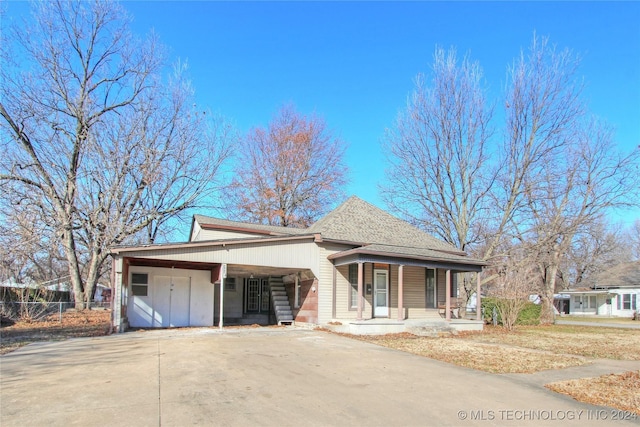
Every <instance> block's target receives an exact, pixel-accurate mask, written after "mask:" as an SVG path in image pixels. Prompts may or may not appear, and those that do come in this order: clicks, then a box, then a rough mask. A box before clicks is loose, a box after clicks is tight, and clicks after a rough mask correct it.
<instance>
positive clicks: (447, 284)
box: [444, 270, 451, 321]
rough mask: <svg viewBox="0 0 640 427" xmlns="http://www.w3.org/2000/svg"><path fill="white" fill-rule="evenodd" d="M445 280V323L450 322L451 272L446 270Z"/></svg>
mask: <svg viewBox="0 0 640 427" xmlns="http://www.w3.org/2000/svg"><path fill="white" fill-rule="evenodd" d="M445 277H446V280H445V284H444V288H445V291H444V294H445V298H446V302H445V309H446V314H445V319H446V320H447V321H451V270H447V272H446V275H445Z"/></svg>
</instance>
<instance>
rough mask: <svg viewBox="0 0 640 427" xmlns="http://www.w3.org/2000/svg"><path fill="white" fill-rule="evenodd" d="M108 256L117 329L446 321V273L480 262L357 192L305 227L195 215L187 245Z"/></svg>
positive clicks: (451, 291)
mask: <svg viewBox="0 0 640 427" xmlns="http://www.w3.org/2000/svg"><path fill="white" fill-rule="evenodd" d="M111 255H112V257H113V269H112V271H113V275H112V281H113V283H112V288H113V289H114V290H115V291H114V307H115V313H114V316H113V318H114V327H115V329H116V330H118V331H123V330H125V329H126V328H127V327H146V328H154V327H174V326H213V325H220V326H222V325H223V324H224V325H226V324H231V323H236V324H243V323H245V324H246V323H261V324H268V323H272V324H274V323H277V324H282V323H293V322H296V323H303V324H310V325H330V324H333V325H335V324H352V325H367V324H374V323H376V324H384V323H388V324H393V325H395V326H402V325H404V323H405V322H406V321H407V320H409V319H411V320H414V321H418V320H425V321H428V320H430V321H440V322H451V319H452V312H453V310H454V309H455V307H457V301H456V299H455V295H457V289H456V283H455V279H454V278H455V273H457V272H464V271H473V272H480V271H481V270H482V267H483V265H484V262H482V261H480V260H476V259H472V258H469V257H468V256H467V255H466V254H465V253H464V252H462V251H460V250H458V249H457V248H455V247H453V246H451V245H449V244H447V243H445V242H442V241H440V240H438V239H435V238H434V237H433V236H431V235H429V234H427V233H425V232H423V231H421V230H419V229H417V228H416V227H413V226H412V225H410V224H409V223H407V222H405V221H402V220H400V219H398V218H396V217H394V216H392V215H391V214H389V213H387V212H385V211H383V210H381V209H379V208H377V207H375V206H373V205H371V204H369V203H367V202H365V201H363V200H361V199H359V198H357V197H351V198H349V199H348V200H347V201H346V202H344V203H343V204H342V205H340V206H339V207H338V208H336V209H335V210H333V211H332V212H330V213H329V214H327V215H326V216H325V217H324V218H322V219H320V220H318V221H317V222H316V223H314V224H312V225H311V226H310V227H308V228H306V229H297V228H285V227H275V226H267V225H261V224H252V223H243V222H236V221H229V220H224V219H219V218H211V217H206V216H202V215H195V216H194V218H193V222H192V227H191V232H190V235H189V241H188V242H186V243H171V244H155V245H146V246H135V247H127V246H120V247H115V248H112V250H111ZM479 276H480V275H479V274H478V277H479ZM479 284H480V279H479V278H478V288H479ZM439 306H440V307H442V309H441V310H440V311H439V310H438V307H439ZM439 313H442V317H441V316H440V314H439ZM478 316H479V314H478ZM454 323H455V322H454ZM475 325H476V326H475V327H476V328H478V327H479V328H482V326H481V325H482V322H481V321H480V319H479V318H478V319H477V322H476V324H475ZM477 325H480V326H477ZM354 327H355V326H354Z"/></svg>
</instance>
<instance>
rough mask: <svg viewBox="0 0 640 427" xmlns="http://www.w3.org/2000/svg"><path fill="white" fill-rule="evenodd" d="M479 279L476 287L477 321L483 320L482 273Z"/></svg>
mask: <svg viewBox="0 0 640 427" xmlns="http://www.w3.org/2000/svg"><path fill="white" fill-rule="evenodd" d="M476 277H477V279H476V280H477V281H478V283H477V285H476V320H482V300H481V297H480V282H481V281H480V272H479V271H478V274H477V275H476Z"/></svg>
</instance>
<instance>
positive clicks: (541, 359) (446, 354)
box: [358, 334, 589, 374]
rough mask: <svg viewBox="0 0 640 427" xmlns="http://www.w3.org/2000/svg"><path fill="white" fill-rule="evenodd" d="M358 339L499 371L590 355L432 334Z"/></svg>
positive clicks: (577, 361) (553, 365) (563, 364)
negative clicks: (575, 354) (547, 350)
mask: <svg viewBox="0 0 640 427" xmlns="http://www.w3.org/2000/svg"><path fill="white" fill-rule="evenodd" d="M358 339H363V340H366V341H370V342H373V343H375V344H379V345H382V346H385V347H390V348H395V349H397V350H402V351H406V352H409V353H413V354H418V355H420V356H426V357H429V358H431V359H437V360H442V361H443V362H449V363H453V364H455V365H458V366H464V367H467V368H472V369H478V370H481V371H486V372H492V373H497V374H506V373H532V372H537V371H542V370H545V369H562V368H568V367H571V366H579V365H584V364H586V363H589V360H588V359H586V358H584V357H579V356H567V355H563V354H555V353H552V352H543V351H534V350H531V349H526V348H518V347H514V346H511V345H509V346H503V345H497V344H496V343H479V342H474V341H473V340H468V339H461V338H458V337H446V338H430V337H418V336H415V335H410V334H391V335H382V336H364V337H358Z"/></svg>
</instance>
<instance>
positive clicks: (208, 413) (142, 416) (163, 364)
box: [0, 328, 640, 427]
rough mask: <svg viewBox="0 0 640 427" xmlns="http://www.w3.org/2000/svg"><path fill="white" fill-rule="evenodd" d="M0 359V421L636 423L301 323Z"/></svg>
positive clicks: (98, 342)
mask: <svg viewBox="0 0 640 427" xmlns="http://www.w3.org/2000/svg"><path fill="white" fill-rule="evenodd" d="M0 364H1V365H0V376H1V378H0V387H1V388H0V405H1V406H0V425H2V427H9V426H71V425H80V426H94V425H95V426H100V425H105V426H106V425H109V426H113V425H116V426H189V425H205V426H227V425H229V426H247V425H265V426H307V425H309V426H315V425H331V426H347V425H349V426H360V425H362V426H365V425H366V426H377V425H384V426H414V425H415V426H418V425H420V426H452V425H454V426H472V425H477V426H492V425H513V426H522V425H536V426H539V425H548V426H553V425H557V426H560V425H562V426H563V427H564V426H567V425H568V426H571V425H575V426H577V425H579V426H590V425H594V426H595V425H598V426H601V425H616V426H625V425H640V421H638V420H636V421H631V422H629V421H618V420H615V419H614V418H615V417H616V416H617V415H618V411H612V410H610V409H607V408H601V407H595V406H590V405H585V404H581V403H578V402H575V401H574V400H572V399H570V398H568V397H566V396H563V395H560V394H556V393H553V392H551V391H548V390H546V389H544V388H543V387H542V386H540V383H541V382H544V381H545V378H544V375H550V374H549V373H547V374H542V375H538V376H527V375H492V374H488V373H484V372H480V371H474V370H471V369H465V368H459V367H456V366H453V365H450V364H447V363H442V362H438V361H434V360H430V359H427V358H424V357H420V356H415V355H411V354H408V353H403V352H400V351H394V350H391V349H387V348H383V347H379V346H376V345H373V344H370V343H365V342H360V341H356V340H351V339H348V338H344V337H340V336H336V335H331V334H327V333H323V332H318V331H308V330H300V329H275V328H261V329H235V330H232V329H229V330H225V331H222V332H221V331H217V330H214V329H184V330H162V331H147V332H130V333H126V334H119V335H113V336H109V337H101V338H83V339H75V340H70V341H64V342H58V343H43V344H32V345H29V346H26V347H23V348H22V349H20V350H17V351H15V352H13V353H9V354H7V355H4V356H1V357H0ZM622 365H624V366H622ZM639 365H640V362H628V363H626V364H625V363H622V364H621V365H620V366H604V367H603V366H601V367H600V368H598V366H599V365H598V364H596V365H594V366H592V367H589V368H587V369H589V372H590V373H592V372H596V371H598V369H600V370H604V371H606V372H607V373H608V372H614V371H619V372H622V371H624V370H628V369H630V367H635V369H640V366H639ZM566 371H568V370H565V372H564V374H563V375H565V376H569V377H574V376H577V377H580V376H584V375H583V374H584V373H585V372H586V371H580V370H578V369H574V370H573V371H572V372H570V373H567V372H566ZM554 372H561V371H554ZM554 375H555V374H554Z"/></svg>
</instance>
